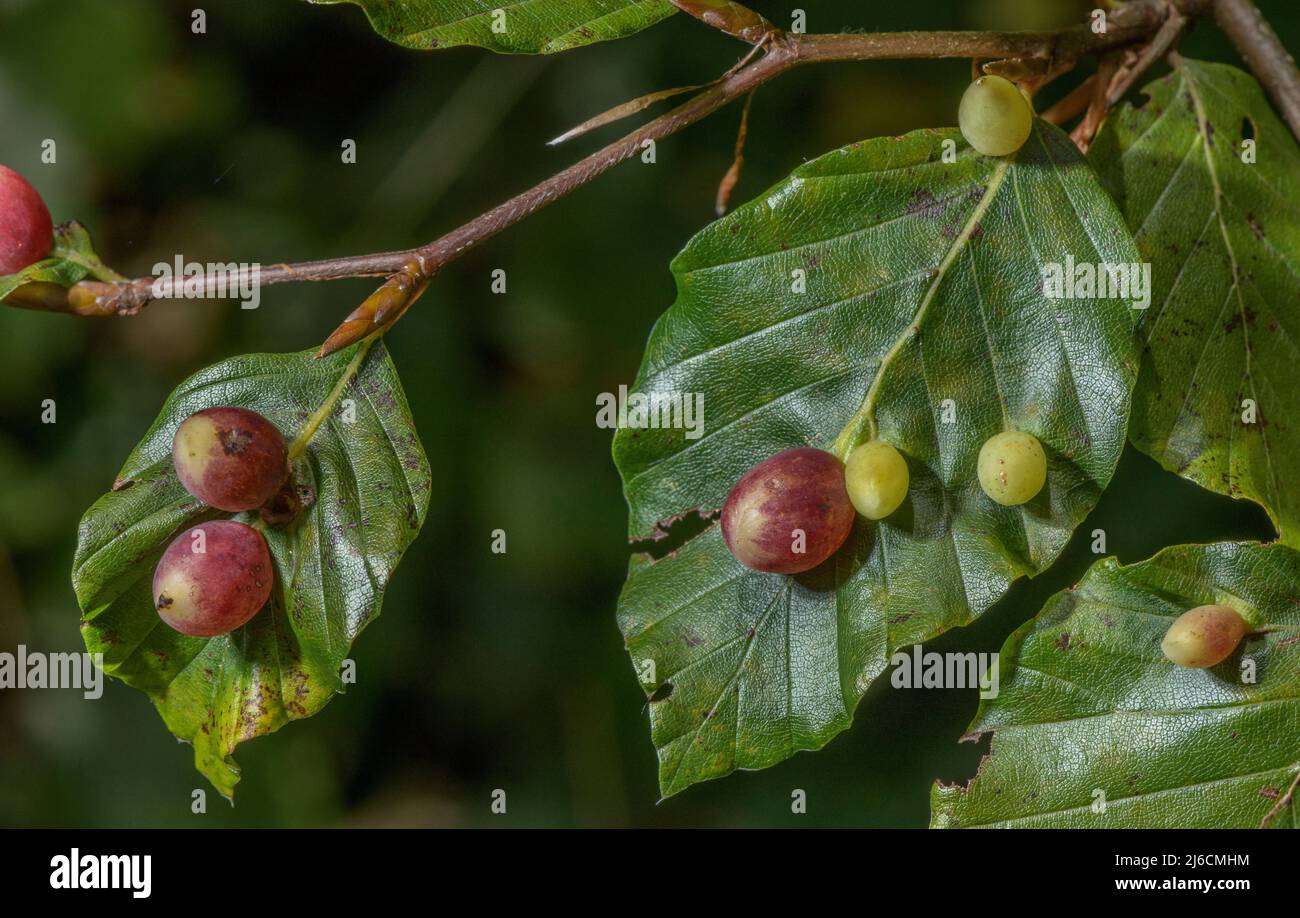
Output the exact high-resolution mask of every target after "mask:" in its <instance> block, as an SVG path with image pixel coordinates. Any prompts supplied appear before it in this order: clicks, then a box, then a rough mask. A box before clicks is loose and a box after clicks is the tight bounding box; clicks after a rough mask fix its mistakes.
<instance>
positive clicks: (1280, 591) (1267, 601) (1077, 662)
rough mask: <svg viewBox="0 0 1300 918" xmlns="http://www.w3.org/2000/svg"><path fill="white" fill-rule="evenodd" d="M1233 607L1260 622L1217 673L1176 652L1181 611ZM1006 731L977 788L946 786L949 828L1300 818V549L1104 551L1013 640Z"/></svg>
mask: <svg viewBox="0 0 1300 918" xmlns="http://www.w3.org/2000/svg"><path fill="white" fill-rule="evenodd" d="M1208 603H1216V604H1228V605H1232V606H1233V607H1235V608H1236V609H1238V611H1240V612H1241V613H1242V617H1243V618H1245V619H1246V620H1247V622H1248V624H1249V627H1250V628H1251V629H1252V632H1253V633H1252V634H1249V635H1248V636H1247V637H1246V638H1245V639H1244V640H1243V641H1242V643H1241V645H1240V646H1239V647H1238V649H1237V651H1236V653H1235V654H1234V655H1233V656H1231V657H1229V658H1228V659H1227V660H1225V661H1223V662H1222V663H1220V664H1219V665H1218V666H1216V667H1214V668H1212V669H1184V668H1183V667H1180V666H1175V665H1174V664H1173V663H1170V662H1169V661H1168V660H1167V659H1165V656H1164V654H1163V653H1161V651H1160V641H1161V639H1162V638H1163V637H1164V635H1165V632H1166V631H1167V630H1168V629H1169V626H1170V625H1171V624H1172V623H1173V621H1174V619H1175V618H1177V617H1178V616H1179V615H1181V614H1182V613H1183V612H1185V611H1187V610H1188V609H1190V608H1193V607H1195V606H1199V605H1205V604H1208ZM999 666H1000V673H1001V679H1000V683H1001V684H1000V685H999V693H998V695H997V697H996V698H994V699H990V700H987V701H984V702H982V703H981V705H980V709H979V712H978V713H977V714H976V715H975V722H974V723H973V724H971V728H970V735H969V736H968V737H967V738H968V739H976V738H978V737H979V736H980V735H981V734H984V733H989V732H992V734H993V742H992V746H991V749H990V752H989V754H988V756H986V757H985V759H984V761H983V762H982V763H981V764H980V769H979V772H978V774H976V776H975V778H974V780H972V781H971V782H970V783H969V784H968V785H966V786H965V787H961V786H952V785H944V784H937V785H936V786H935V788H934V791H933V794H932V803H933V822H934V825H935V826H941V827H959V826H968V827H969V826H1032V827H1061V828H1065V827H1110V828H1133V827H1142V828H1150V827H1169V828H1180V829H1182V828H1207V827H1233V826H1237V827H1254V826H1258V825H1261V824H1264V823H1267V824H1268V825H1270V826H1276V827H1281V826H1288V827H1291V828H1297V827H1300V815H1298V814H1297V808H1296V806H1295V805H1293V804H1288V802H1287V801H1288V798H1287V791H1288V789H1292V788H1293V787H1294V784H1295V782H1296V781H1297V779H1298V778H1300V554H1297V553H1296V552H1295V551H1294V550H1293V549H1291V548H1289V547H1288V546H1286V545H1282V544H1272V545H1259V544H1255V543H1246V544H1242V543H1235V542H1225V543H1220V544H1216V545H1178V546H1175V547H1173V548H1167V549H1165V550H1164V551H1162V552H1160V554H1158V555H1156V556H1155V557H1154V558H1152V559H1150V560H1149V561H1143V562H1141V563H1139V564H1131V565H1128V566H1127V567H1125V566H1121V565H1120V564H1119V563H1118V562H1116V560H1115V559H1114V558H1107V559H1105V560H1104V561H1098V562H1097V563H1096V564H1094V565H1093V566H1092V568H1091V569H1090V570H1089V571H1088V573H1087V574H1085V575H1084V577H1083V579H1082V580H1081V581H1080V582H1079V584H1078V586H1076V587H1074V588H1073V589H1070V590H1066V591H1065V592H1062V593H1057V594H1056V595H1055V596H1053V597H1052V598H1051V599H1050V600H1048V602H1047V605H1046V606H1044V607H1043V611H1042V612H1041V613H1039V615H1038V617H1037V618H1035V619H1034V620H1033V621H1031V622H1028V623H1026V624H1025V625H1024V626H1023V627H1021V628H1020V629H1019V630H1018V631H1016V633H1015V634H1013V635H1011V637H1009V638H1008V639H1007V642H1006V644H1005V645H1004V646H1003V648H1002V652H1001V654H1000V658H999Z"/></svg>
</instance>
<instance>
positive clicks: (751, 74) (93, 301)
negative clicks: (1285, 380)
mask: <svg viewBox="0 0 1300 918" xmlns="http://www.w3.org/2000/svg"><path fill="white" fill-rule="evenodd" d="M1205 2H1208V0H1179V6H1180V8H1182V9H1183V10H1184V11H1185V12H1186V11H1188V10H1189V9H1191V8H1194V7H1199V6H1201V5H1203V4H1204V3H1205ZM731 6H738V4H731ZM1169 9H1170V7H1169V6H1168V5H1167V3H1166V0H1130V2H1128V3H1126V4H1124V5H1123V6H1122V7H1120V8H1118V9H1117V10H1115V11H1114V12H1113V13H1112V14H1111V16H1110V22H1109V27H1108V28H1107V30H1106V31H1105V32H1104V33H1102V34H1100V35H1099V34H1096V33H1094V32H1093V31H1092V30H1091V28H1089V26H1088V25H1087V24H1080V25H1077V26H1073V27H1071V28H1068V29H1064V30H1060V31H1056V32H882V33H863V34H843V35H793V34H789V33H785V32H781V31H779V30H774V31H772V32H770V33H767V34H765V35H763V36H759V37H758V38H757V39H755V44H761V45H762V48H761V54H760V55H758V56H756V57H755V58H754V59H753V60H752V61H751V62H749V63H747V64H745V65H744V66H741V67H739V68H737V69H734V70H733V71H731V72H729V73H728V74H726V75H725V76H724V77H723V78H721V79H720V80H718V81H717V82H715V83H713V84H710V85H708V86H707V87H706V88H705V89H703V90H702V91H701V92H699V93H698V94H697V95H695V96H693V97H691V98H690V99H688V100H687V101H686V102H684V103H682V104H681V105H678V106H677V107H676V108H673V109H672V110H670V111H668V112H667V113H665V114H663V115H661V116H659V117H658V118H655V119H654V120H652V121H650V122H648V123H647V124H645V125H643V126H642V127H640V128H638V129H637V130H635V131H633V132H631V133H630V134H628V135H627V136H625V137H623V138H622V139H620V140H617V141H615V142H613V143H611V144H608V145H606V146H604V147H602V148H601V149H599V150H597V151H596V152H594V153H592V154H590V155H589V156H587V157H585V158H583V159H582V160H580V161H578V162H577V163H575V164H574V165H572V166H570V167H568V168H567V169H564V170H563V171H561V172H559V173H557V174H555V175H553V176H551V177H550V178H548V179H546V180H545V181H543V182H541V183H540V184H538V185H536V186H534V187H533V188H530V189H528V190H527V191H525V192H523V193H521V194H519V195H517V196H515V197H514V198H511V199H510V200H508V201H506V202H505V203H503V204H500V205H498V206H497V207H495V208H493V209H491V210H489V211H487V212H486V213H484V214H482V215H480V216H478V217H476V218H475V219H473V220H471V221H470V222H468V223H466V224H464V225H463V226H460V227H458V228H457V229H454V230H452V231H451V232H449V233H447V234H446V235H444V236H442V237H441V238H439V239H435V240H434V241H433V242H430V243H429V244H428V245H425V246H422V247H420V248H418V249H410V250H404V251H398V252H382V253H377V254H373V255H362V256H353V257H348V258H337V259H325V260H321V261H312V262H303V263H298V264H280V265H274V266H271V267H268V268H265V269H263V270H262V272H261V278H260V280H261V283H262V284H273V283H282V282H286V281H319V280H335V279H339V278H344V277H382V276H394V275H396V274H398V273H399V272H401V271H402V270H403V268H404V267H405V266H406V265H408V264H409V263H410V262H411V261H412V260H413V259H414V260H416V261H417V262H418V263H419V264H421V265H422V266H423V267H422V270H423V271H424V272H425V273H424V275H423V276H424V278H425V279H426V280H427V279H428V278H429V277H432V276H433V274H435V273H436V272H437V271H438V270H439V269H441V268H442V267H443V266H444V265H446V264H447V263H449V262H451V261H453V260H455V259H456V258H458V257H460V256H461V255H463V254H464V253H465V252H467V251H469V250H470V249H472V248H474V247H475V246H477V245H479V244H480V243H482V242H484V241H485V240H487V239H490V238H491V237H493V236H495V235H496V234H497V233H499V232H501V231H502V230H503V229H506V228H507V227H509V226H512V225H514V224H515V223H518V222H519V221H520V220H522V219H524V218H525V217H527V216H529V215H530V214H532V213H535V212H536V211H537V210H540V209H541V208H542V207H545V206H546V205H547V204H550V203H552V202H553V201H556V200H558V199H559V198H561V197H563V196H565V195H567V194H569V193H570V192H572V191H574V190H575V189H577V188H580V187H582V186H583V185H586V184H587V183H588V182H590V181H592V180H593V179H595V178H596V177H597V176H600V175H602V174H604V173H605V172H607V171H608V170H609V169H611V168H612V167H614V166H615V165H617V164H619V163H621V162H624V161H625V160H628V159H631V158H633V157H634V156H636V155H638V154H639V153H640V152H641V151H642V149H643V146H644V145H646V144H647V142H651V141H658V140H661V139H663V138H665V137H667V136H669V135H671V134H674V133H676V132H677V131H679V130H681V129H682V128H684V127H686V126H687V125H690V124H694V123H695V122H696V121H699V120H700V119H702V118H704V117H706V116H708V115H710V114H712V113H713V112H715V111H717V110H718V109H720V108H722V107H724V106H725V105H727V104H729V103H731V102H733V101H735V100H737V99H740V98H743V97H744V96H746V95H747V94H749V93H750V92H751V91H752V90H754V89H755V88H757V87H758V86H761V85H762V84H763V83H766V82H767V81H768V80H771V79H773V78H775V77H777V76H779V75H780V74H783V73H785V72H786V71H788V70H791V69H793V68H795V67H798V66H801V65H804V64H816V63H828V62H834V61H865V60H898V59H904V58H983V59H1001V58H1025V59H1031V58H1042V59H1044V60H1046V61H1047V63H1048V69H1049V70H1051V71H1057V70H1060V69H1061V68H1062V67H1063V66H1065V65H1067V64H1069V63H1071V62H1073V61H1075V60H1077V59H1078V58H1080V57H1081V56H1083V55H1085V54H1092V53H1100V52H1103V51H1107V50H1111V49H1114V48H1121V47H1125V46H1127V45H1131V44H1133V43H1134V42H1138V41H1141V40H1143V39H1145V38H1148V37H1149V36H1151V35H1153V34H1155V33H1156V31H1157V30H1159V28H1160V27H1161V26H1162V25H1163V24H1164V22H1165V19H1166V18H1167V16H1168V13H1169ZM742 31H743V30H742ZM746 40H749V39H748V38H747V39H746ZM755 50H759V49H755ZM158 292H159V291H157V290H155V283H154V279H153V278H141V279H140V280H137V281H133V282H131V283H128V284H102V283H99V282H85V281H83V282H82V283H80V284H78V285H76V286H74V287H72V288H71V290H70V301H71V304H70V308H69V309H68V310H66V311H74V312H78V313H81V314H84V315H130V314H132V313H135V312H138V311H139V310H140V309H141V308H142V307H143V306H144V305H146V304H147V303H148V302H149V301H150V300H152V299H153V298H154V297H155V294H156V293H158ZM162 293H163V294H164V295H165V293H166V291H165V289H164V290H163V291H162ZM353 328H354V329H355V332H356V334H357V336H358V337H364V335H365V334H368V333H369V332H370V331H373V328H371V329H369V330H367V329H365V328H363V327H362V325H361V323H359V322H354V323H353ZM345 337H346V336H345ZM332 340H335V343H338V341H337V339H334V338H333V336H332ZM353 340H356V339H355V338H354V339H353Z"/></svg>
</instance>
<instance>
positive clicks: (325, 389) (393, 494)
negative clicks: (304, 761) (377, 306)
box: [72, 341, 430, 796]
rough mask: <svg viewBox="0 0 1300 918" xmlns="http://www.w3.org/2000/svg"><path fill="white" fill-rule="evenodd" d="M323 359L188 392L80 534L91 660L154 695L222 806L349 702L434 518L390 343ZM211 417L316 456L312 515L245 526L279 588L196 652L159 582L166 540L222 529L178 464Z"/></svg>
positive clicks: (288, 361)
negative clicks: (261, 745)
mask: <svg viewBox="0 0 1300 918" xmlns="http://www.w3.org/2000/svg"><path fill="white" fill-rule="evenodd" d="M312 353H313V352H311V351H305V352H302V353H298V354H251V355H247V356H242V357H235V358H233V359H230V360H226V361H223V362H221V363H218V364H215V365H214V366H211V367H208V368H207V369H205V370H202V371H200V372H199V373H197V374H196V375H194V376H192V377H190V378H189V379H188V380H186V381H185V382H183V383H181V385H180V386H179V387H178V388H177V389H176V391H175V392H173V393H172V394H171V396H170V398H168V400H167V403H166V404H165V405H164V406H163V409H162V412H161V413H160V414H159V416H158V419H157V420H156V421H154V424H153V426H152V427H151V428H150V429H149V432H148V433H147V434H145V437H144V439H143V440H142V441H141V442H140V444H139V445H138V446H137V447H136V448H135V450H134V451H133V452H132V453H131V455H130V457H128V458H127V460H126V464H125V465H124V466H123V467H122V471H121V473H120V474H119V475H118V479H117V482H116V483H115V484H114V486H113V490H112V491H110V492H109V493H108V494H105V495H104V496H103V497H101V498H100V499H99V500H98V501H96V502H95V504H94V506H92V507H91V508H90V509H89V510H88V511H87V512H86V515H85V517H84V518H83V519H82V521H81V527H80V531H79V533H78V539H77V551H76V556H75V559H74V562H73V570H72V580H73V585H74V586H75V588H76V592H77V600H78V602H79V603H80V605H81V610H82V624H81V630H82V635H83V637H84V638H85V641H86V649H87V650H88V651H90V652H91V653H102V654H103V655H104V671H105V672H107V673H108V674H109V675H111V676H115V677H117V678H119V679H121V680H122V681H124V682H126V683H127V684H128V685H131V686H133V687H135V688H138V689H140V690H141V691H144V692H146V693H147V694H148V695H149V697H150V698H151V699H152V700H153V702H154V705H155V706H156V707H157V708H158V712H159V713H160V714H161V715H162V718H163V720H164V721H165V722H166V724H167V727H168V728H169V729H170V730H171V731H172V733H174V734H176V736H177V737H179V738H180V739H182V740H184V741H186V742H188V743H191V744H193V746H194V761H195V766H196V767H197V768H198V770H199V771H200V772H202V773H203V774H204V775H205V776H207V778H208V779H209V780H210V781H212V783H213V784H214V785H215V786H216V787H217V789H218V790H220V791H221V793H222V794H223V795H225V796H230V795H232V794H233V792H234V786H235V784H236V783H237V782H238V780H239V768H238V766H237V765H236V764H235V762H234V759H233V758H232V757H231V756H232V754H233V752H234V750H235V747H236V746H237V745H238V744H239V743H241V742H244V741H245V740H249V739H252V738H254V737H257V736H262V735H264V734H266V733H271V732H273V731H275V730H278V729H279V728H280V727H282V726H283V725H284V724H286V723H288V722H289V721H291V720H296V719H299V718H303V717H310V716H311V715H312V714H315V713H316V712H317V711H319V710H320V709H321V708H322V707H324V705H325V704H326V702H328V701H329V700H330V698H331V697H333V695H334V693H335V692H338V691H340V690H341V683H340V675H339V668H340V665H341V664H342V662H343V660H344V659H345V658H346V656H347V653H348V649H349V648H350V647H351V645H352V642H353V640H355V639H356V637H357V635H358V634H359V633H360V632H361V630H362V629H363V628H364V627H365V626H366V625H367V624H369V623H370V622H371V621H372V620H374V618H375V617H376V616H378V615H379V607H380V602H381V600H382V598H383V593H384V589H385V587H386V586H387V584H388V580H389V577H391V576H392V573H393V569H394V568H395V567H396V566H397V562H398V561H399V560H400V559H401V557H402V553H403V552H404V551H405V550H406V547H407V546H408V545H410V543H411V542H412V541H413V540H414V539H415V536H416V534H417V533H418V532H419V530H420V526H421V524H422V523H423V522H424V515H425V510H426V509H427V506H428V499H429V490H430V478H429V464H428V460H427V459H426V458H425V455H424V449H423V447H422V446H421V445H420V441H419V438H418V436H417V435H416V432H415V427H414V424H413V422H412V420H411V415H410V411H409V410H408V409H407V405H406V396H405V395H404V393H403V392H402V387H401V383H400V382H399V381H398V378H397V371H396V369H395V368H394V367H393V364H392V361H391V360H390V359H389V357H388V354H387V352H386V350H385V349H384V346H383V344H382V343H376V344H373V345H372V344H371V343H370V342H368V341H367V342H362V343H360V344H358V345H355V346H353V347H351V348H348V349H346V350H344V351H341V352H340V353H338V354H335V355H333V356H331V357H328V358H326V359H323V360H315V359H314V358H313V357H312ZM213 405H237V406H240V407H244V408H250V409H252V410H254V411H257V412H260V413H261V414H262V415H264V416H265V417H267V418H268V419H269V420H270V421H271V422H272V423H274V424H275V425H276V426H277V427H278V428H279V429H280V431H281V432H282V433H283V434H285V435H286V437H287V438H295V437H297V438H298V439H296V440H295V447H297V446H299V445H300V444H305V448H302V449H301V450H300V449H298V448H295V449H294V450H293V451H292V454H293V455H295V456H296V457H295V458H294V460H293V463H292V465H293V481H294V485H295V486H296V488H297V489H298V491H299V493H300V495H301V496H302V498H303V505H304V507H305V508H306V509H304V511H303V512H302V513H301V515H300V516H298V518H297V519H296V520H294V521H293V522H291V523H289V524H288V525H287V526H284V527H283V528H272V527H268V526H266V525H264V524H263V523H262V522H261V521H260V520H259V519H258V517H257V515H256V514H238V515H236V517H235V518H236V519H240V520H243V521H245V522H248V523H249V524H250V525H254V526H257V528H259V529H260V530H261V531H262V534H263V535H265V536H266V540H267V544H268V545H269V547H270V549H271V557H272V560H273V563H274V566H275V588H274V590H273V591H272V594H271V599H270V600H269V601H268V603H267V607H266V608H265V609H263V610H262V611H261V612H260V613H259V614H258V615H257V616H256V617H255V618H254V619H253V620H252V621H251V622H249V623H248V624H247V625H245V626H244V627H242V628H240V629H238V630H236V631H234V632H232V633H231V634H228V635H225V636H223V637H216V638H192V637H186V636H185V635H182V634H179V633H177V632H175V631H173V630H172V629H171V628H169V627H168V626H167V625H165V624H163V623H162V622H161V620H160V619H159V617H158V614H157V613H156V612H155V611H154V606H153V597H152V596H151V595H150V594H151V582H152V577H153V569H154V566H155V564H156V563H157V561H158V559H159V557H160V556H161V555H162V552H163V549H164V548H166V547H167V545H168V543H169V542H170V541H171V539H172V538H173V537H174V536H175V535H176V534H177V533H179V532H181V531H182V530H184V529H185V528H187V527H189V526H191V525H194V524H195V523H196V522H199V521H201V520H204V519H211V518H213V516H214V515H216V514H215V513H214V512H213V511H211V510H210V509H209V508H207V507H205V506H204V505H203V504H200V503H199V502H198V501H197V500H196V499H195V498H193V497H191V496H190V495H189V493H188V492H186V490H185V489H184V488H183V487H182V486H181V483H180V481H179V480H178V479H177V477H176V474H175V472H174V470H173V468H172V457H171V449H172V436H173V434H174V432H175V430H176V428H177V426H178V425H179V424H180V423H181V421H183V420H184V419H185V418H186V417H188V416H189V415H190V414H192V413H193V412H195V411H197V410H199V409H201V408H207V407H210V406H213Z"/></svg>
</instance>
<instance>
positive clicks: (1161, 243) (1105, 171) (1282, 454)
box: [1091, 60, 1300, 545]
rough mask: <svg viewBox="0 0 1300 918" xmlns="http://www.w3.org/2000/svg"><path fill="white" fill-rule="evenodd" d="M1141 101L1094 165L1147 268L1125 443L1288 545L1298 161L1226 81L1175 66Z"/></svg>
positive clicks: (1276, 127)
mask: <svg viewBox="0 0 1300 918" xmlns="http://www.w3.org/2000/svg"><path fill="white" fill-rule="evenodd" d="M1142 93H1143V96H1145V97H1147V98H1146V99H1145V101H1142V102H1141V104H1140V105H1138V106H1133V105H1127V106H1124V107H1122V108H1120V109H1119V110H1118V111H1116V112H1114V113H1112V114H1111V116H1110V118H1109V119H1108V120H1107V122H1106V127H1105V128H1104V129H1103V131H1102V132H1101V134H1100V136H1099V137H1098V138H1097V142H1096V144H1094V146H1093V148H1092V154H1091V155H1092V158H1093V161H1094V164H1095V165H1096V167H1097V169H1098V171H1099V172H1100V174H1101V176H1102V178H1103V181H1105V182H1106V183H1107V185H1108V186H1109V187H1110V188H1111V189H1112V190H1113V192H1114V194H1115V197H1116V200H1117V201H1119V202H1120V205H1121V209H1122V210H1123V211H1124V215H1125V218H1126V219H1127V220H1128V223H1129V226H1130V227H1132V229H1133V231H1134V234H1135V236H1136V241H1137V245H1138V249H1139V250H1140V251H1141V252H1142V257H1143V259H1144V260H1146V261H1149V262H1150V263H1151V265H1152V281H1153V282H1152V301H1151V307H1150V309H1149V310H1147V314H1146V316H1145V320H1144V323H1143V336H1144V338H1145V340H1146V342H1147V352H1146V355H1145V357H1144V359H1143V363H1142V369H1141V373H1140V374H1139V378H1138V384H1137V388H1136V390H1135V393H1134V403H1133V424H1132V427H1131V430H1130V433H1129V436H1130V438H1131V439H1132V441H1133V445H1134V446H1136V447H1137V448H1138V449H1140V450H1142V451H1143V452H1145V453H1147V454H1149V455H1150V456H1152V457H1153V458H1155V459H1156V460H1157V461H1159V462H1160V464H1161V465H1163V466H1164V467H1165V468H1167V469H1169V470H1171V471H1174V472H1177V473H1178V474H1180V475H1183V476H1184V477H1186V478H1189V479H1191V480H1192V481H1194V482H1196V483H1197V484H1199V485H1201V486H1202V487H1205V488H1208V489H1210V490H1211V491H1216V492H1218V493H1220V494H1227V495H1229V496H1232V497H1246V498H1249V499H1251V500H1253V501H1255V502H1257V503H1259V504H1261V505H1262V506H1263V507H1264V508H1265V509H1266V510H1267V511H1268V513H1269V516H1270V517H1272V519H1273V522H1274V524H1275V525H1276V526H1277V528H1278V531H1279V532H1280V533H1281V535H1282V538H1283V541H1286V542H1288V543H1290V544H1292V545H1300V490H1297V489H1296V488H1294V487H1292V486H1290V482H1291V481H1292V480H1293V479H1294V477H1295V476H1296V475H1297V474H1300V459H1298V458H1297V457H1300V427H1297V424H1296V420H1297V418H1300V390H1297V388H1296V386H1295V384H1294V378H1293V377H1294V373H1295V366H1296V363H1297V361H1298V360H1300V350H1298V346H1300V345H1298V343H1300V314H1298V313H1297V312H1296V310H1295V309H1294V305H1295V304H1296V303H1297V302H1300V149H1298V148H1297V146H1296V142H1295V140H1294V139H1293V138H1292V136H1291V133H1290V132H1289V131H1288V130H1287V129H1286V127H1285V126H1283V124H1282V123H1281V122H1280V121H1279V120H1278V119H1277V117H1276V116H1275V115H1274V114H1273V112H1272V110H1271V109H1270V108H1269V106H1268V102H1267V101H1266V100H1265V98H1264V95H1263V93H1262V92H1261V91H1260V88H1259V85H1258V84H1257V83H1256V82H1255V80H1254V79H1253V78H1252V77H1250V76H1249V75H1248V74H1245V73H1243V72H1242V71H1240V70H1237V69H1235V68H1233V67H1227V66H1224V65H1222V64H1206V63H1198V62H1196V61H1189V60H1181V61H1177V62H1176V64H1175V69H1174V72H1173V73H1171V74H1170V75H1169V76H1167V77H1164V78H1163V79H1160V80H1157V81H1155V82H1154V83H1152V84H1151V85H1149V86H1147V87H1146V88H1145V89H1143V91H1142ZM1249 139H1253V140H1254V142H1255V152H1256V156H1257V159H1256V161H1255V162H1254V163H1245V162H1243V161H1242V153H1243V146H1242V143H1243V140H1249ZM1247 399H1249V400H1251V401H1253V403H1254V405H1255V406H1256V407H1255V410H1256V415H1257V416H1256V417H1255V419H1254V420H1253V422H1250V423H1246V422H1245V419H1246V414H1245V412H1246V410H1247V408H1246V406H1245V405H1244V402H1245V400H1247Z"/></svg>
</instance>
